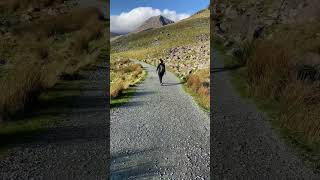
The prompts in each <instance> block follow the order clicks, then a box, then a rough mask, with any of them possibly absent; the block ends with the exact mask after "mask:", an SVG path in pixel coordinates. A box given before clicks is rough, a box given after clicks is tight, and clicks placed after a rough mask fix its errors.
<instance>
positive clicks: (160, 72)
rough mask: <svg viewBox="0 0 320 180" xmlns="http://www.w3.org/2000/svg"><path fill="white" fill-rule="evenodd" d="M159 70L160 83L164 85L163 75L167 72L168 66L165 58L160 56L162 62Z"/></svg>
mask: <svg viewBox="0 0 320 180" xmlns="http://www.w3.org/2000/svg"><path fill="white" fill-rule="evenodd" d="M157 72H158V75H159V80H160V84H161V86H162V85H163V83H162V77H163V75H164V74H165V73H166V66H165V65H164V63H163V60H162V59H161V58H160V63H159V65H158V67H157Z"/></svg>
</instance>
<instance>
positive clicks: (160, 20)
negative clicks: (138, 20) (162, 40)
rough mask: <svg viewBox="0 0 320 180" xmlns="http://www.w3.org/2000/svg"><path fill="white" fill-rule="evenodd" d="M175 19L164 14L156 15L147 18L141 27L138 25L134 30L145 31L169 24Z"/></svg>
mask: <svg viewBox="0 0 320 180" xmlns="http://www.w3.org/2000/svg"><path fill="white" fill-rule="evenodd" d="M172 23H174V21H172V20H170V19H168V18H166V17H164V16H161V15H159V16H154V17H151V18H149V19H147V20H146V21H145V22H144V23H143V24H142V25H141V26H140V27H138V28H137V29H136V30H135V31H134V32H140V31H145V30H148V29H154V28H160V27H163V26H165V25H168V24H172Z"/></svg>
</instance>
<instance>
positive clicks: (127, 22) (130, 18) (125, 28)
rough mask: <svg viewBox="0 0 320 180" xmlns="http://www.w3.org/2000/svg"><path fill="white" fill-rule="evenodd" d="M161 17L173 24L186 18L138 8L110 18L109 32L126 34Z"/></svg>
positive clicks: (187, 15)
mask: <svg viewBox="0 0 320 180" xmlns="http://www.w3.org/2000/svg"><path fill="white" fill-rule="evenodd" d="M158 15H163V16H164V17H166V18H169V19H171V20H173V21H175V22H177V21H180V20H182V19H185V18H188V17H189V16H190V15H189V14H186V13H181V14H177V13H176V11H171V10H169V9H164V10H163V11H161V10H159V9H153V8H152V7H138V8H135V9H132V10H131V11H130V12H122V13H121V14H120V15H111V16H110V21H111V22H110V30H111V32H116V33H127V32H131V31H133V30H135V29H136V28H138V27H139V26H140V25H142V23H143V22H144V21H146V20H147V19H149V18H150V17H152V16H158Z"/></svg>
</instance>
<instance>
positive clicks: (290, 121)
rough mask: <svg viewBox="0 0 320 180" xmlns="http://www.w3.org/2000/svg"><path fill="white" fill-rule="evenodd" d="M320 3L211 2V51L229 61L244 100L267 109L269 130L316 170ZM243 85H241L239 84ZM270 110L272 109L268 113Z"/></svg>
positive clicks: (309, 0) (319, 134)
mask: <svg viewBox="0 0 320 180" xmlns="http://www.w3.org/2000/svg"><path fill="white" fill-rule="evenodd" d="M319 7H320V3H319V1H317V0H303V1H295V0H294V1H285V0H283V1H276V0H271V1H262V0H259V1H253V0H246V1H237V0H229V1H216V3H215V4H212V6H211V8H212V10H213V11H214V12H215V14H213V20H214V22H213V24H214V26H212V31H214V32H215V34H216V36H217V38H216V41H215V45H217V44H218V46H220V47H223V49H224V50H226V51H227V52H226V53H227V54H229V55H232V56H233V57H234V58H233V59H234V60H235V61H233V62H232V64H233V65H241V66H242V68H240V69H238V70H237V72H236V73H235V74H234V75H235V78H236V81H237V82H238V83H237V84H240V87H241V89H242V91H246V94H247V96H249V97H254V98H255V99H257V102H258V104H262V106H263V107H268V108H267V109H271V111H272V114H275V116H274V121H273V122H274V124H276V126H277V127H281V130H282V132H284V133H283V134H284V135H285V136H286V137H288V138H289V139H290V140H291V141H292V142H294V144H296V145H298V146H297V147H302V149H303V151H305V152H308V153H306V154H304V156H309V155H310V154H311V155H312V156H311V157H308V158H307V159H308V160H309V161H312V162H313V165H314V167H315V168H319V167H320V166H319V162H320V161H319V159H320V157H319V154H320V153H319V152H320V146H319V145H320V116H319V114H320V93H319V92H320V51H319V49H320V34H319V31H318V29H319V25H320V23H319V22H320V21H319V20H320V19H319V18H320V16H319V11H318V10H319ZM239 82H242V83H239ZM270 107H271V108H270Z"/></svg>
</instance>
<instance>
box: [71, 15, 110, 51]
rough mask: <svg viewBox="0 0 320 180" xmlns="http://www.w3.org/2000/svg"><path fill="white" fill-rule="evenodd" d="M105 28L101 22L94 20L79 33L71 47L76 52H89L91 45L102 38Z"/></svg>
mask: <svg viewBox="0 0 320 180" xmlns="http://www.w3.org/2000/svg"><path fill="white" fill-rule="evenodd" d="M103 28H104V27H103V24H102V23H101V22H100V21H98V20H97V19H94V18H92V19H91V20H90V21H89V22H88V24H86V26H85V27H84V28H83V29H81V30H80V31H79V32H77V34H76V35H75V37H74V41H73V43H72V44H71V46H72V47H73V48H74V49H75V51H76V52H83V51H88V47H89V43H90V42H91V41H92V40H95V39H98V38H99V37H101V35H102V32H103Z"/></svg>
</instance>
